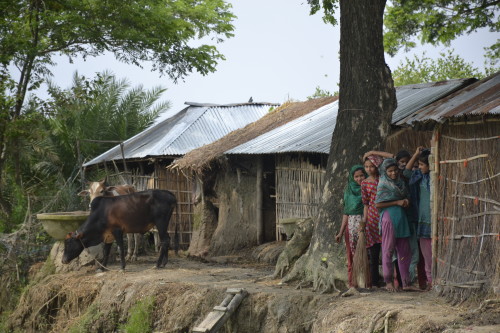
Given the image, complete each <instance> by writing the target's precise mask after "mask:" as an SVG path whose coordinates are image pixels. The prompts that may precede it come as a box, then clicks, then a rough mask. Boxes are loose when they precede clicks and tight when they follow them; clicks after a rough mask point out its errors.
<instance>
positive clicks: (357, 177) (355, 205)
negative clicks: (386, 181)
mask: <svg viewBox="0 0 500 333" xmlns="http://www.w3.org/2000/svg"><path fill="white" fill-rule="evenodd" d="M365 178H366V173H365V170H364V169H363V166H362V165H359V164H358V165H355V166H353V167H352V168H351V171H350V172H349V180H348V182H347V185H346V187H345V189H344V215H343V218H342V226H341V227H340V231H339V233H338V234H337V235H336V236H335V240H336V241H337V243H340V239H341V237H342V234H344V233H345V245H346V255H347V274H348V279H349V287H355V283H354V282H353V281H352V258H353V257H354V252H355V251H356V245H357V242H358V229H359V224H360V222H361V218H362V215H363V202H362V201H361V182H362V181H363V180H364V179H365ZM346 226H347V231H346V230H345V228H346Z"/></svg>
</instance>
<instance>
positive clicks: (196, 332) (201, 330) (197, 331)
mask: <svg viewBox="0 0 500 333" xmlns="http://www.w3.org/2000/svg"><path fill="white" fill-rule="evenodd" d="M206 332H208V328H206V327H198V326H196V327H195V328H193V333H206Z"/></svg>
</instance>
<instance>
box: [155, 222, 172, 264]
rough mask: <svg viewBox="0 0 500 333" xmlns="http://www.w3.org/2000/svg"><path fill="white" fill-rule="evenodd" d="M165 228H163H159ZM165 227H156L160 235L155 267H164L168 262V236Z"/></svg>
mask: <svg viewBox="0 0 500 333" xmlns="http://www.w3.org/2000/svg"><path fill="white" fill-rule="evenodd" d="M161 229H165V230H161ZM166 229H167V228H158V234H159V236H160V256H159V257H158V262H157V263H156V267H157V268H160V267H165V265H166V264H167V262H168V245H169V244H170V236H169V235H168V232H167V230H166Z"/></svg>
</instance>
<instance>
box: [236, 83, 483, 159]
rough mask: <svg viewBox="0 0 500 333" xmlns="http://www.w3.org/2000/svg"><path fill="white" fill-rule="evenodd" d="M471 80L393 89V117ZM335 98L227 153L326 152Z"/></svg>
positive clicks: (413, 110) (402, 115) (335, 107)
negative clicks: (395, 99)
mask: <svg viewBox="0 0 500 333" xmlns="http://www.w3.org/2000/svg"><path fill="white" fill-rule="evenodd" d="M473 81H475V80H471V79H460V80H449V81H443V82H436V83H425V84H413V85H407V86H401V87H397V88H396V98H397V100H398V107H397V108H396V110H395V111H394V113H393V118H392V119H393V124H394V122H395V121H394V119H401V118H402V117H404V115H410V114H413V113H414V112H415V111H417V110H419V109H420V108H422V107H424V106H426V105H428V104H431V103H432V102H434V101H436V100H438V99H439V98H442V97H443V96H445V95H446V94H449V93H451V92H453V91H455V90H457V89H460V88H462V87H464V86H466V85H468V84H471V82H473ZM337 111H338V101H335V102H333V103H331V104H328V105H325V106H323V107H321V108H319V109H318V110H315V111H312V112H311V113H309V114H307V115H304V116H302V117H300V118H298V119H295V120H293V121H291V122H289V123H287V124H285V125H283V126H281V127H278V128H275V129H274V130H272V131H270V132H268V133H265V134H262V135H261V136H259V137H257V138H255V139H253V140H250V141H248V142H246V143H244V144H241V145H239V146H237V147H235V148H233V149H230V150H228V151H227V152H226V153H227V154H272V153H284V152H311V153H325V154H328V153H329V152H330V144H331V141H332V135H333V130H334V128H335V122H336V118H337Z"/></svg>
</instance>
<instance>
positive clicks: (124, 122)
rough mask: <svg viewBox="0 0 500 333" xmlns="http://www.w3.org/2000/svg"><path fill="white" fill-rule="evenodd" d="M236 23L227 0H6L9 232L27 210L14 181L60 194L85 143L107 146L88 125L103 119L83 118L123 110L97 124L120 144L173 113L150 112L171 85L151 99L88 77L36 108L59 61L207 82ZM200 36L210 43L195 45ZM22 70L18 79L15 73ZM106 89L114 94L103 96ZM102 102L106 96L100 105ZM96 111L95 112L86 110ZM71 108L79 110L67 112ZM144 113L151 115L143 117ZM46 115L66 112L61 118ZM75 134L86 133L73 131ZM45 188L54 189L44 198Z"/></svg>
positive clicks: (0, 45) (2, 97)
mask: <svg viewBox="0 0 500 333" xmlns="http://www.w3.org/2000/svg"><path fill="white" fill-rule="evenodd" d="M234 18H235V16H234V15H233V14H232V13H231V5H230V4H228V3H226V1H224V0H204V1H192V0H175V1H174V0H131V1H121V0H120V1H118V0H108V1H101V0H88V1H80V0H45V1H32V0H13V1H0V214H1V216H0V225H3V226H5V225H6V224H7V223H5V221H6V219H4V216H7V219H10V215H11V213H12V209H14V210H16V209H17V208H16V207H13V206H12V204H13V202H12V199H11V198H12V197H14V194H13V193H11V192H10V190H9V189H8V187H9V186H8V184H9V182H12V181H14V182H15V183H16V184H17V185H18V186H21V187H22V192H23V193H24V195H25V197H26V198H27V197H29V196H31V197H34V198H38V197H40V196H42V195H48V193H47V192H52V191H53V189H55V191H57V190H58V189H60V188H61V186H64V185H65V184H68V183H71V181H72V179H73V178H74V176H75V174H76V172H77V168H76V166H77V163H75V160H76V159H75V155H77V154H76V153H75V151H76V149H75V148H76V142H78V140H79V139H80V138H88V137H91V138H92V139H101V140H103V139H105V138H103V137H102V136H101V132H99V130H102V126H100V127H99V126H88V127H78V126H80V125H89V123H90V122H91V120H92V119H94V118H90V120H88V121H87V120H85V119H83V120H82V119H80V117H82V116H85V117H94V116H95V115H96V114H97V115H100V114H99V111H102V110H107V109H106V108H108V107H111V106H113V105H115V106H116V105H117V106H118V107H120V108H121V109H120V110H119V112H115V113H113V114H110V113H109V112H108V113H107V114H106V115H107V116H110V115H111V116H114V115H117V117H118V118H113V117H111V118H106V119H105V120H106V121H103V119H104V118H103V117H98V118H96V121H100V123H97V122H96V124H102V123H107V124H111V125H112V126H113V128H111V126H109V128H107V129H106V130H107V132H105V136H107V135H108V134H109V132H111V131H112V130H113V131H115V132H114V133H115V134H116V135H115V137H117V138H119V139H117V140H123V139H125V138H126V137H127V136H129V135H130V133H132V132H135V133H136V131H135V130H136V129H137V128H141V129H143V128H144V127H145V126H147V125H146V124H149V123H150V122H151V119H154V114H155V108H157V110H156V111H158V112H159V110H160V109H164V108H165V107H166V105H156V106H152V104H150V105H148V103H153V102H154V101H155V100H156V98H157V97H158V96H159V95H160V94H161V93H162V92H163V90H162V89H161V88H155V89H153V90H152V91H149V92H146V91H144V90H143V89H142V87H138V88H135V91H134V90H132V91H130V92H127V94H128V95H123V94H122V92H123V91H124V90H126V88H127V84H126V83H125V82H115V81H113V80H108V77H106V76H105V75H103V77H101V78H98V79H96V80H95V81H90V82H88V81H86V80H83V79H82V80H81V81H82V84H84V85H83V86H81V87H78V89H75V90H74V91H59V92H60V93H61V94H60V95H59V94H58V93H57V92H56V91H55V90H54V89H53V90H52V93H53V95H52V97H53V100H52V101H51V103H49V104H47V103H46V102H44V101H41V100H40V99H38V98H36V97H33V98H31V99H30V100H29V101H28V103H26V97H27V93H28V92H29V91H31V90H33V89H36V88H38V87H40V85H41V84H42V83H43V82H45V81H46V79H47V77H48V76H50V75H51V72H50V67H51V66H53V65H55V64H54V63H53V61H52V57H53V56H54V55H56V54H59V55H66V56H68V57H69V59H70V61H71V60H72V59H73V58H74V57H77V56H82V57H83V58H84V59H85V58H87V57H93V56H98V55H101V54H104V53H107V52H112V53H113V54H114V55H115V57H116V59H117V60H118V61H121V62H125V63H129V64H135V65H138V66H140V64H141V63H143V62H150V63H151V64H152V67H153V69H154V70H157V71H159V72H160V74H161V75H168V76H169V77H170V78H172V79H173V80H174V81H175V80H177V79H181V78H184V77H185V76H186V75H188V74H189V73H191V72H193V71H197V72H199V73H201V74H203V75H205V74H207V73H210V72H213V71H215V66H216V65H217V63H218V62H219V61H221V60H223V59H224V57H223V55H222V54H220V53H219V52H218V50H217V49H216V47H215V44H216V43H219V42H222V41H223V40H225V39H227V38H230V37H232V36H233V29H234V27H233V25H232V21H233V19H234ZM198 39H202V41H201V42H198V43H197V44H196V45H194V43H193V42H194V41H195V40H198ZM15 69H17V70H18V71H19V73H18V75H16V76H14V75H12V76H11V74H10V73H11V72H14V70H15ZM14 77H15V78H16V79H15V80H14V79H13V78H14ZM106 85H108V86H106ZM80 88H81V89H80ZM99 89H101V90H105V91H106V93H108V95H107V96H103V95H99V94H98V92H99ZM106 89H107V90H106ZM87 93H89V94H87ZM92 93H95V94H92ZM95 97H101V98H100V99H97V100H96V101H94V99H95ZM106 98H109V99H106ZM122 98H123V100H122ZM75 101H76V102H75ZM66 102H67V103H66ZM65 103H66V104H65ZM89 105H90V106H93V107H94V109H92V110H90V109H87V112H86V113H85V114H84V113H83V112H79V110H82V108H83V109H85V107H86V106H89ZM65 106H68V107H71V109H68V110H67V111H62V109H63V108H64V107H65ZM141 108H142V110H146V113H147V114H146V113H144V114H140V115H138V114H136V113H134V112H135V111H136V110H138V109H141ZM40 110H44V111H51V112H52V111H59V112H58V113H57V112H56V113H55V116H53V115H52V114H50V113H47V114H42V113H40ZM115 111H116V110H115ZM47 115H49V116H50V117H46V116H47ZM150 116H152V118H148V117H150ZM74 129H79V131H76V132H75V133H72V132H71V130H74ZM92 131H95V132H92ZM47 132H48V133H49V135H46V133H47ZM135 133H134V134H135ZM89 146H90V144H89V145H84V146H83V147H82V148H83V150H84V151H83V153H84V157H87V156H89V155H93V156H95V154H93V152H94V151H97V150H99V149H101V148H102V149H104V150H106V148H109V147H102V146H100V147H99V148H98V147H94V148H92V147H91V148H89ZM40 185H42V186H40ZM43 186H45V187H46V189H48V191H46V192H43V191H42V187H43ZM58 186H59V187H58ZM52 193H53V192H52ZM35 200H36V199H35ZM17 213H22V212H21V211H19V212H17ZM17 213H16V214H17ZM16 220H18V217H16ZM4 229H5V228H4ZM9 229H10V226H9V227H8V228H6V230H9Z"/></svg>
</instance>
